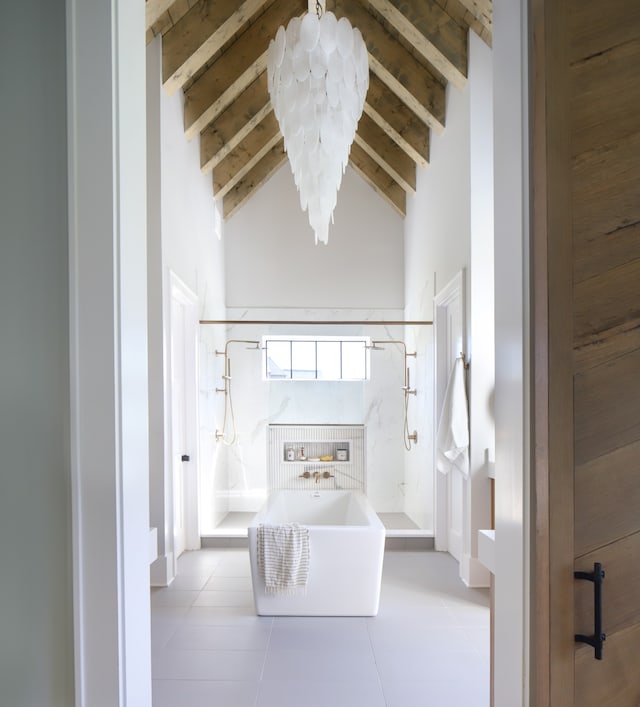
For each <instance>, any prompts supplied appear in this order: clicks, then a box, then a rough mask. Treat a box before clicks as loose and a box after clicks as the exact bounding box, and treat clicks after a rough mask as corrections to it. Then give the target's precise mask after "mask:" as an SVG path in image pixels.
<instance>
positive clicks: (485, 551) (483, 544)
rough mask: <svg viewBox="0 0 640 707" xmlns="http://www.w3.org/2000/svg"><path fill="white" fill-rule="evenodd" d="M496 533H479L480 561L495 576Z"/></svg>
mask: <svg viewBox="0 0 640 707" xmlns="http://www.w3.org/2000/svg"><path fill="white" fill-rule="evenodd" d="M495 541H496V531H495V530H479V531H478V560H480V562H481V563H482V564H483V565H484V566H485V567H486V568H487V569H488V570H489V572H491V573H492V574H495V566H496V549H495Z"/></svg>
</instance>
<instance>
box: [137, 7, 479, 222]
mask: <svg viewBox="0 0 640 707" xmlns="http://www.w3.org/2000/svg"><path fill="white" fill-rule="evenodd" d="M326 5H327V10H331V11H332V12H335V14H336V15H337V16H338V17H341V16H346V17H347V18H348V19H349V20H350V21H351V23H352V24H353V25H354V26H355V27H358V29H359V30H360V31H361V32H362V35H363V37H364V40H365V43H366V45H367V49H368V53H369V65H370V69H371V72H370V77H369V79H370V80H369V91H368V94H367V97H366V102H365V106H364V113H363V115H362V117H361V119H360V123H359V125H358V130H357V133H356V139H355V142H354V144H353V145H352V148H351V154H350V160H349V161H350V164H351V166H352V167H353V168H354V169H355V171H356V172H357V173H358V174H360V175H361V176H362V178H363V179H365V180H366V181H367V182H368V183H369V184H370V185H371V186H372V187H373V189H374V190H375V191H376V192H377V193H378V194H379V195H380V196H381V197H382V198H383V199H385V200H386V201H387V202H388V203H389V204H390V205H391V207H392V208H393V209H395V210H396V211H397V212H398V213H399V214H401V215H404V214H405V213H406V205H407V194H409V195H411V194H414V193H415V189H416V168H417V167H420V168H424V167H425V166H427V164H428V161H429V149H430V136H431V131H432V130H433V132H434V133H435V134H436V135H437V134H439V133H441V132H442V131H443V130H444V127H445V122H446V121H445V117H446V116H445V88H446V85H447V83H451V84H452V86H453V87H454V88H455V89H461V88H463V87H464V86H465V84H466V80H467V60H468V56H467V52H468V49H467V34H468V31H469V29H472V30H474V31H476V32H477V33H478V34H480V36H481V37H482V38H483V39H484V40H485V41H486V42H487V43H488V44H490V43H491V22H492V18H491V0H327V3H326ZM307 7H308V0H147V38H148V39H150V38H151V37H152V36H153V35H155V34H162V35H163V61H162V66H163V84H164V87H165V90H166V91H167V92H169V93H172V92H174V91H176V90H179V89H182V90H183V91H184V125H185V133H186V135H187V137H188V138H189V139H191V138H193V137H195V136H197V135H199V136H200V165H201V169H202V171H203V173H207V172H212V186H213V193H214V195H215V198H216V199H219V200H221V202H222V204H223V213H224V217H225V218H230V217H231V216H232V215H233V214H234V213H235V212H236V211H237V210H238V209H239V208H241V206H242V205H243V204H244V203H245V202H246V200H247V199H248V198H249V197H250V196H251V194H252V193H253V192H254V191H255V190H256V189H257V188H259V186H260V185H262V184H264V182H265V181H267V180H268V179H269V178H270V177H271V175H272V174H273V173H274V172H275V171H276V170H277V169H278V168H279V167H280V166H281V165H282V164H283V162H284V161H285V160H286V154H285V152H284V147H283V142H282V136H281V134H280V131H279V126H278V124H277V122H276V120H275V116H274V115H273V110H272V106H271V102H270V100H269V95H268V91H267V77H266V59H267V49H268V45H269V41H270V40H271V39H272V38H273V37H274V36H275V34H276V31H277V29H278V27H280V26H281V25H285V26H286V25H287V24H288V22H289V20H290V19H291V18H293V17H295V16H300V15H302V14H303V13H304V12H306V10H307Z"/></svg>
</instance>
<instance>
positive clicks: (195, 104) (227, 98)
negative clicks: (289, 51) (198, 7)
mask: <svg viewBox="0 0 640 707" xmlns="http://www.w3.org/2000/svg"><path fill="white" fill-rule="evenodd" d="M306 9H307V2H306V0H276V2H274V3H273V4H272V5H271V6H270V7H269V9H268V10H267V11H266V12H265V13H264V14H262V15H260V17H259V19H258V20H257V21H256V22H254V23H253V24H252V25H251V26H250V27H249V29H247V31H246V32H244V33H243V34H241V35H240V36H239V37H238V39H237V40H236V41H235V42H233V44H231V45H230V46H229V48H228V49H227V50H226V51H225V52H224V53H223V54H222V55H221V56H220V57H219V58H218V59H217V60H216V61H215V62H213V64H211V66H210V67H209V68H208V69H207V70H206V71H205V72H204V73H203V74H202V76H200V77H199V78H198V80H197V81H195V82H194V83H193V84H192V85H191V86H190V87H189V89H188V90H187V91H186V92H185V101H184V120H185V133H186V135H187V138H188V139H189V140H191V138H193V137H194V136H195V135H196V134H197V133H199V132H200V131H202V130H203V129H204V128H205V127H206V126H207V124H208V123H210V122H211V121H212V120H213V119H214V118H215V117H216V116H218V115H219V114H220V113H221V112H222V111H223V110H224V109H225V108H226V107H227V106H228V105H230V104H231V103H232V102H233V101H234V100H236V98H237V97H238V96H239V95H240V93H242V91H244V89H245V88H247V86H249V84H250V83H251V82H252V81H253V80H254V79H256V78H257V77H258V76H259V75H260V74H261V73H262V72H263V71H264V70H265V68H266V66H267V49H268V47H269V41H270V40H271V39H273V37H275V35H276V32H277V31H278V27H280V25H286V24H287V23H288V22H289V20H290V19H291V18H292V17H294V16H296V15H301V14H302V13H303V12H305V11H306Z"/></svg>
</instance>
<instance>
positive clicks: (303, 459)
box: [298, 447, 307, 462]
mask: <svg viewBox="0 0 640 707" xmlns="http://www.w3.org/2000/svg"><path fill="white" fill-rule="evenodd" d="M298 459H299V460H300V461H301V462H303V461H306V459H307V457H306V456H305V453H304V447H300V456H299V457H298Z"/></svg>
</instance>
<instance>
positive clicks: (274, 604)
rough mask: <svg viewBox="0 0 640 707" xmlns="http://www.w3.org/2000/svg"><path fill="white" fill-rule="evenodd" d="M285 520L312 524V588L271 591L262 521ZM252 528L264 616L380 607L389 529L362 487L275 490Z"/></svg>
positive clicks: (256, 586) (355, 612)
mask: <svg viewBox="0 0 640 707" xmlns="http://www.w3.org/2000/svg"><path fill="white" fill-rule="evenodd" d="M283 523H300V524H301V525H304V526H306V527H308V528H309V577H308V581H307V587H306V592H297V593H295V594H293V595H291V594H268V593H267V592H265V588H264V580H263V578H262V577H261V576H260V572H259V570H258V558H257V533H258V526H259V525H260V524H264V525H280V524H283ZM248 531H249V554H250V557H251V577H252V582H253V596H254V600H255V606H256V613H257V614H259V615H260V616H375V615H376V614H377V613H378V605H379V601H380V581H381V578H382V561H383V557H384V538H385V530H384V526H383V525H382V523H381V521H380V519H379V518H378V516H377V515H376V513H375V511H374V510H373V508H372V507H371V504H370V503H369V501H368V499H367V497H366V496H365V495H364V494H363V493H362V492H361V491H314V490H313V489H310V490H308V491H306V490H305V491H275V492H273V493H272V494H271V495H270V496H269V498H268V499H267V502H266V503H265V505H264V506H263V507H262V509H261V510H260V511H259V512H258V513H257V514H256V515H255V517H254V518H253V521H252V522H251V525H250V526H249V528H248Z"/></svg>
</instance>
